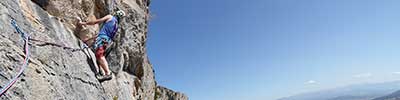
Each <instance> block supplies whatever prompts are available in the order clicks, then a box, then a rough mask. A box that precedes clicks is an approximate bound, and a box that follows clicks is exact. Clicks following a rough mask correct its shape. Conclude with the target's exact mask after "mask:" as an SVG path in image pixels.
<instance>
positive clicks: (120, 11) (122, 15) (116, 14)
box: [115, 10, 125, 18]
mask: <svg viewBox="0 0 400 100" xmlns="http://www.w3.org/2000/svg"><path fill="white" fill-rule="evenodd" d="M115 16H118V17H120V18H122V17H124V16H125V12H124V11H122V10H118V11H117V12H115Z"/></svg>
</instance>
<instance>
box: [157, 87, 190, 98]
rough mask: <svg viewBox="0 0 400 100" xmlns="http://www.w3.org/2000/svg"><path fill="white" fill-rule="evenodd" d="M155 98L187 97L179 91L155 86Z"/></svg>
mask: <svg viewBox="0 0 400 100" xmlns="http://www.w3.org/2000/svg"><path fill="white" fill-rule="evenodd" d="M155 100H188V97H187V96H186V95H185V94H183V93H179V92H174V91H172V90H170V89H167V88H165V87H162V86H157V91H156V95H155Z"/></svg>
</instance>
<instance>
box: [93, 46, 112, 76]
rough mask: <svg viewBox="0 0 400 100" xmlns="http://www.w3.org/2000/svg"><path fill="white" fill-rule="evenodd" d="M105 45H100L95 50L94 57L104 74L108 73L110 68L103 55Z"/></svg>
mask: <svg viewBox="0 0 400 100" xmlns="http://www.w3.org/2000/svg"><path fill="white" fill-rule="evenodd" d="M104 49H105V47H104V46H101V47H99V48H98V49H97V50H96V58H97V61H98V62H99V65H100V67H101V69H103V71H104V74H105V75H110V70H109V68H108V63H107V60H106V57H105V56H104V51H105V50H104Z"/></svg>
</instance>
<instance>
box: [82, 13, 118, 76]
mask: <svg viewBox="0 0 400 100" xmlns="http://www.w3.org/2000/svg"><path fill="white" fill-rule="evenodd" d="M124 16H125V12H124V11H122V10H118V11H117V12H116V13H115V14H114V15H106V16H104V17H103V18H100V19H96V20H93V21H87V22H79V25H95V24H99V23H103V26H102V27H101V29H100V31H99V34H98V35H97V37H96V40H95V42H94V44H93V45H92V46H93V49H94V50H95V55H96V59H97V63H98V65H100V69H102V70H103V72H104V75H100V74H99V73H96V78H97V79H98V80H99V81H104V80H111V79H112V72H111V71H110V69H109V67H108V62H107V60H106V58H105V56H104V52H105V50H106V48H107V44H109V43H111V42H112V39H113V37H114V36H115V34H116V33H117V30H118V23H119V21H120V19H121V18H122V17H124Z"/></svg>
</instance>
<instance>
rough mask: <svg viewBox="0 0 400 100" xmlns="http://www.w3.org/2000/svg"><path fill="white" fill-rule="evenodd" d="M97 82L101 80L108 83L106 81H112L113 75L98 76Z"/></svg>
mask: <svg viewBox="0 0 400 100" xmlns="http://www.w3.org/2000/svg"><path fill="white" fill-rule="evenodd" d="M96 78H97V80H99V81H100V82H102V81H106V80H111V79H112V74H109V75H100V74H98V75H96Z"/></svg>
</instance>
